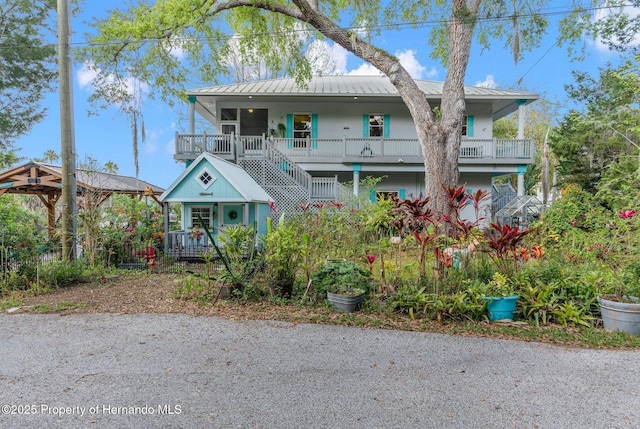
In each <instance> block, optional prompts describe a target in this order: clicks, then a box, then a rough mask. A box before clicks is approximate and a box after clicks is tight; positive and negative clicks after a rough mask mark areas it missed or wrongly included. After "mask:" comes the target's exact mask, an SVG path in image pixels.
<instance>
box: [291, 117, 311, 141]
mask: <svg viewBox="0 0 640 429" xmlns="http://www.w3.org/2000/svg"><path fill="white" fill-rule="evenodd" d="M310 137H311V115H309V114H303V113H295V114H294V115H293V147H294V148H305V147H307V139H308V138H310Z"/></svg>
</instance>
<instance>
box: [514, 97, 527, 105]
mask: <svg viewBox="0 0 640 429" xmlns="http://www.w3.org/2000/svg"><path fill="white" fill-rule="evenodd" d="M516 104H517V105H518V106H524V105H525V104H527V100H523V99H522V98H518V99H517V100H516Z"/></svg>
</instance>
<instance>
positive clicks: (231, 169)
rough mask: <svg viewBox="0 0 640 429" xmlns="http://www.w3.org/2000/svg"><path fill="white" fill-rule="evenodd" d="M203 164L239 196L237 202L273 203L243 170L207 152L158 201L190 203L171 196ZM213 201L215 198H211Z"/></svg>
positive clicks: (181, 198) (183, 198)
mask: <svg viewBox="0 0 640 429" xmlns="http://www.w3.org/2000/svg"><path fill="white" fill-rule="evenodd" d="M203 162H207V163H208V164H209V165H210V166H211V167H212V168H214V169H215V170H217V171H218V173H220V174H221V175H222V176H223V177H224V179H225V180H226V181H227V182H228V183H229V184H230V185H231V186H232V187H233V188H234V189H235V190H236V191H237V192H238V193H239V194H240V195H241V198H240V199H239V200H238V202H251V201H253V202H264V203H266V202H269V201H274V200H273V198H271V197H270V196H269V194H267V192H266V191H265V190H264V189H262V187H261V186H260V185H259V184H258V183H257V182H256V181H255V180H253V178H252V177H251V176H250V175H249V173H247V172H246V171H245V170H243V169H242V168H241V167H240V166H238V165H236V164H233V163H231V162H228V161H225V160H224V159H222V158H219V157H217V156H215V155H211V154H209V153H207V152H203V153H202V154H200V155H199V156H198V157H197V158H196V159H195V160H194V161H193V162H192V163H191V164H190V165H189V166H188V167H187V168H186V169H185V170H184V171H183V172H182V174H181V175H180V176H179V177H178V178H177V179H176V180H175V181H174V182H173V183H172V184H171V186H169V187H168V188H167V190H166V191H164V193H163V194H162V195H160V197H159V200H160V201H161V202H185V201H190V200H189V199H187V198H185V197H180V196H176V195H173V196H172V195H171V194H172V193H173V191H175V190H176V188H177V186H178V185H180V183H181V182H182V180H183V179H184V178H185V177H187V176H189V174H190V173H191V172H192V171H193V170H194V169H196V168H200V166H201V164H202V163H203ZM212 198H213V199H215V197H212Z"/></svg>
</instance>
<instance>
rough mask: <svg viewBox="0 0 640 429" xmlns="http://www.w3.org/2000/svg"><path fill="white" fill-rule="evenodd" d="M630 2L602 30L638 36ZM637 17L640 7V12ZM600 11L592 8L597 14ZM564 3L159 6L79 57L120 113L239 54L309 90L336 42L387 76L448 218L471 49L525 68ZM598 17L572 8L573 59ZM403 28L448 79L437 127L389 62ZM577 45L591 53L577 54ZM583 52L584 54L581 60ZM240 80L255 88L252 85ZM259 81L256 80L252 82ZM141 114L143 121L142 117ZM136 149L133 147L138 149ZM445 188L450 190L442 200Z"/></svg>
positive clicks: (219, 72)
mask: <svg viewBox="0 0 640 429" xmlns="http://www.w3.org/2000/svg"><path fill="white" fill-rule="evenodd" d="M623 3H624V2H623V1H622V0H611V1H609V5H610V6H612V7H610V9H609V10H612V11H613V13H612V14H611V15H609V16H605V17H603V22H604V23H608V22H609V21H611V20H617V21H616V22H617V23H618V24H624V25H625V27H626V28H635V26H636V25H637V20H638V19H640V18H638V17H635V18H633V17H628V18H627V20H626V21H624V20H622V19H619V18H620V16H621V15H622V14H624V13H625V12H626V9H616V8H615V7H613V6H615V5H621V4H623ZM631 3H633V4H634V5H636V6H638V5H639V4H640V0H634V1H633V2H631ZM597 4H598V2H596V1H592V2H591V5H592V7H595V6H597ZM550 5H553V6H556V5H557V2H551V1H544V0H527V1H524V2H519V3H517V6H516V4H514V3H513V2H505V1H502V0H475V1H463V0H454V1H452V2H421V3H416V2H415V1H409V0H391V1H389V2H364V1H359V0H347V1H341V2H322V1H319V0H314V1H307V0H292V1H285V0H227V1H217V2H209V1H204V2H203V1H192V0H160V1H157V2H156V3H155V4H154V5H153V6H150V5H148V4H147V3H145V2H138V3H137V4H135V5H133V6H131V7H130V8H129V9H127V10H124V11H119V10H115V11H113V12H112V14H111V16H110V17H108V18H107V19H105V20H104V21H100V22H96V23H95V24H94V27H95V30H96V34H95V35H93V36H91V37H90V39H89V42H90V43H89V44H88V45H86V46H85V47H84V48H82V49H81V50H80V52H79V54H78V58H80V59H81V60H82V61H83V62H86V63H87V64H90V67H92V68H93V69H94V70H95V71H96V73H97V74H98V78H97V80H96V83H97V86H98V88H99V89H98V91H97V92H96V94H95V97H94V99H95V100H102V101H103V102H106V103H111V102H113V99H112V98H111V97H115V100H116V101H118V102H122V101H123V99H122V97H124V100H128V99H130V98H131V97H132V94H131V92H127V91H123V90H122V83H123V82H126V81H127V79H136V80H139V81H140V82H142V83H144V85H145V87H146V88H147V91H148V92H146V93H144V96H145V97H149V98H155V97H159V98H160V99H162V100H163V101H165V102H167V103H168V104H169V105H173V103H174V102H175V101H176V99H177V98H184V94H185V90H186V88H187V87H188V86H202V85H214V84H217V83H219V82H221V81H223V80H225V79H226V78H227V77H228V76H229V75H230V74H231V72H232V70H231V68H232V67H231V66H230V60H229V54H230V53H231V52H232V51H233V50H234V49H239V50H240V52H241V53H242V54H243V55H245V56H246V57H247V58H249V59H254V60H255V59H259V65H260V67H264V68H265V69H269V70H270V71H272V72H274V73H283V74H286V75H289V76H293V77H295V78H296V80H297V81H298V83H299V84H301V85H303V84H304V82H305V81H306V80H307V79H309V78H310V76H311V74H312V71H313V64H312V63H311V61H310V60H309V57H308V56H307V53H308V51H309V47H310V45H311V44H312V43H313V42H314V41H316V40H327V39H328V40H331V41H332V42H334V43H335V44H337V45H339V46H341V47H342V48H344V49H346V50H347V51H349V52H351V53H352V54H354V55H356V56H357V57H359V58H361V59H362V60H364V61H366V62H368V63H370V64H371V65H373V66H374V67H376V68H377V69H378V70H380V72H381V73H382V74H384V75H385V76H387V77H388V78H389V80H390V82H391V83H392V84H393V85H394V86H395V88H396V90H397V91H398V94H399V95H400V96H401V97H402V99H403V101H404V103H405V104H406V106H407V108H408V110H409V112H410V114H411V116H412V119H413V122H414V123H415V124H416V131H417V137H418V140H419V141H420V145H421V148H422V154H423V158H424V167H425V172H426V174H425V195H429V196H430V197H431V198H430V200H429V207H430V208H431V209H432V210H433V211H434V212H435V213H436V214H438V215H441V214H447V213H449V211H450V207H448V205H447V198H448V197H447V195H446V192H445V191H444V189H447V188H451V187H453V186H456V185H457V181H458V153H459V148H460V144H461V139H462V127H463V119H464V115H465V112H466V105H465V102H464V99H465V97H464V80H465V74H466V69H467V66H468V62H469V56H470V51H471V46H472V42H473V41H474V40H475V41H476V42H477V43H478V44H479V45H480V47H482V48H484V49H486V48H488V47H489V46H490V45H491V44H492V43H496V42H499V41H503V42H504V46H505V47H507V49H510V50H513V52H514V59H515V60H519V59H521V58H522V57H523V55H524V54H525V53H526V52H529V51H530V50H531V49H533V48H535V47H537V46H538V45H539V43H540V41H541V38H542V36H543V35H544V34H545V33H546V31H547V28H548V24H549V17H550V16H554V15H552V14H550V13H549V12H548V11H549V6H550ZM594 10H595V9H589V8H582V7H578V8H573V7H571V6H567V7H566V9H565V10H564V11H563V17H562V19H561V22H560V34H561V37H560V39H559V40H558V43H559V44H562V43H566V44H567V45H568V46H570V49H575V48H574V47H575V46H577V47H580V46H585V43H586V41H587V39H586V38H585V35H586V36H587V37H589V36H591V37H595V36H608V37H611V38H612V39H611V41H612V43H616V40H614V37H615V36H616V34H617V33H613V32H611V31H606V30H607V28H608V27H606V25H607V24H603V23H600V22H598V23H594V21H593V19H592V18H593V12H594ZM404 27H425V28H426V30H425V32H429V37H428V39H427V37H425V39H424V40H428V42H427V43H428V46H431V47H433V48H432V51H431V54H432V56H433V57H434V58H436V59H439V60H441V61H442V63H443V64H445V65H446V66H447V67H448V70H447V74H446V78H445V82H444V89H443V94H442V99H441V102H440V105H439V106H437V107H438V109H439V110H438V111H439V112H440V116H439V118H436V117H435V116H434V114H433V108H435V107H436V106H435V105H431V104H430V102H429V101H428V100H427V98H426V97H425V95H424V93H422V92H421V91H420V90H419V88H418V86H417V84H416V83H415V81H414V80H413V78H412V76H411V75H410V74H409V72H408V71H407V70H406V69H405V68H404V67H403V66H402V65H401V64H400V61H399V59H398V58H396V57H395V56H394V55H393V54H392V53H389V52H387V51H386V50H384V49H383V48H382V47H381V46H382V40H383V38H382V37H381V36H382V35H383V33H384V32H386V31H388V30H392V29H396V28H398V29H402V28H404ZM576 41H578V42H581V43H577V44H576V43H575V42H576ZM578 52H579V51H578ZM242 76H245V75H244V74H243V75H242ZM250 76H253V75H250ZM136 113H138V114H139V113H140V111H137V112H136ZM134 144H135V142H134ZM443 186H444V188H443Z"/></svg>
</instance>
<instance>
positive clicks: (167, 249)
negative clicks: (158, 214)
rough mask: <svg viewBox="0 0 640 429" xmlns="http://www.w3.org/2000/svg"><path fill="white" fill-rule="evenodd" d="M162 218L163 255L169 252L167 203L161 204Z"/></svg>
mask: <svg viewBox="0 0 640 429" xmlns="http://www.w3.org/2000/svg"><path fill="white" fill-rule="evenodd" d="M162 206H163V210H162V212H163V215H164V216H163V217H164V253H165V254H166V253H167V252H168V251H169V203H162Z"/></svg>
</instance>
